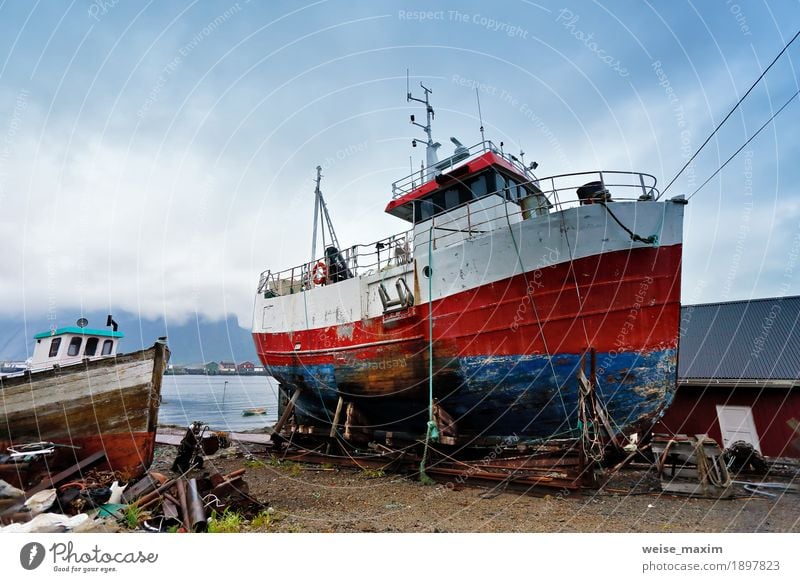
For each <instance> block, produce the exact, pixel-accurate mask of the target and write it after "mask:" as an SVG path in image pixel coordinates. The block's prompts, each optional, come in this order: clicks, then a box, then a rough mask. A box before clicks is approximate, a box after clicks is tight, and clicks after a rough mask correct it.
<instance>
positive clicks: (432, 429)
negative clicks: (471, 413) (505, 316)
mask: <svg viewBox="0 0 800 582" xmlns="http://www.w3.org/2000/svg"><path fill="white" fill-rule="evenodd" d="M438 439H439V430H438V429H437V428H436V423H435V422H434V421H433V226H431V228H430V230H429V231H428V426H427V430H426V431H425V448H424V449H423V451H422V459H421V460H420V462H419V480H420V482H421V483H422V484H423V485H433V484H435V483H436V482H435V481H434V480H433V479H431V478H430V477H429V476H428V474H427V473H426V472H425V462H426V461H427V458H428V445H429V444H430V441H431V440H434V441H436V440H438Z"/></svg>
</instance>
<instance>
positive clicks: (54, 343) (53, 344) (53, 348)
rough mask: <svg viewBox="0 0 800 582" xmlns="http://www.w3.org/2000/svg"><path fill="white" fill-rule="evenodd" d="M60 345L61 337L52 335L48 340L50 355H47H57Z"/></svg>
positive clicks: (53, 356) (51, 356)
mask: <svg viewBox="0 0 800 582" xmlns="http://www.w3.org/2000/svg"><path fill="white" fill-rule="evenodd" d="M60 347H61V338H60V337H54V338H53V339H52V340H50V355H49V356H48V357H50V358H55V357H56V356H57V355H58V348H60Z"/></svg>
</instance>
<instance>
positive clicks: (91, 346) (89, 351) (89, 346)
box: [83, 337, 98, 356]
mask: <svg viewBox="0 0 800 582" xmlns="http://www.w3.org/2000/svg"><path fill="white" fill-rule="evenodd" d="M97 342H98V340H97V338H96V337H90V338H89V339H88V340H86V348H85V349H84V350H83V355H84V356H93V355H95V354H96V353H97Z"/></svg>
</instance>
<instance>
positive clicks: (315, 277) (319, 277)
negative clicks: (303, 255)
mask: <svg viewBox="0 0 800 582" xmlns="http://www.w3.org/2000/svg"><path fill="white" fill-rule="evenodd" d="M311 276H312V281H314V285H323V284H325V283H326V282H327V281H328V266H327V265H326V264H325V261H320V262H318V263H317V264H316V265H314V268H313V269H312V270H311Z"/></svg>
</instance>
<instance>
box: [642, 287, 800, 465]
mask: <svg viewBox="0 0 800 582" xmlns="http://www.w3.org/2000/svg"><path fill="white" fill-rule="evenodd" d="M660 425H661V426H656V432H663V431H664V430H665V429H666V431H667V432H670V433H675V434H688V435H695V434H708V435H709V436H711V437H712V438H714V439H716V440H717V441H718V442H720V443H722V444H723V446H728V445H730V444H731V443H732V442H733V441H737V440H743V441H747V442H749V443H750V444H752V445H753V447H755V449H756V450H758V451H760V452H761V453H762V454H764V455H766V456H770V457H795V458H800V296H795V297H782V298H781V297H778V298H773V299H758V300H753V301H732V302H727V303H712V304H706V305H687V306H684V307H683V308H682V310H681V341H680V354H679V363H678V390H677V393H676V396H675V400H674V401H673V403H672V405H671V406H670V407H669V408H668V409H667V411H666V414H665V415H664V418H663V419H662V420H661V422H660Z"/></svg>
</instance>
